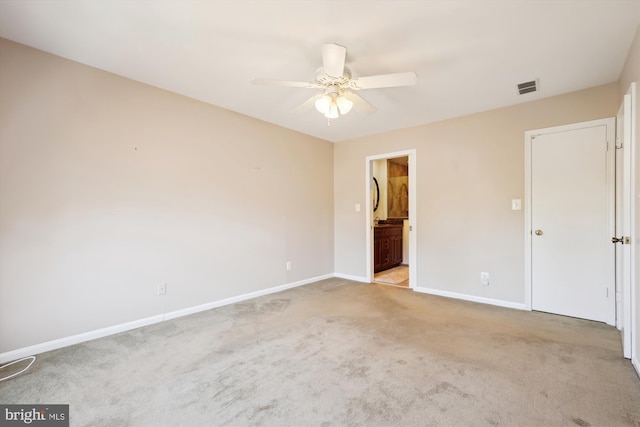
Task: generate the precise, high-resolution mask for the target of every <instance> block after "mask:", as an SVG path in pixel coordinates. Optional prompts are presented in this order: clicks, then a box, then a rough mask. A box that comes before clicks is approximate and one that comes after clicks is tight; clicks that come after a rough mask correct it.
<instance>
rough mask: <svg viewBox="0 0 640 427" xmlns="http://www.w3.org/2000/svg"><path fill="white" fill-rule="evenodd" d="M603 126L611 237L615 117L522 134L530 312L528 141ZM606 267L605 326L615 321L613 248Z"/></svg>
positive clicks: (527, 304)
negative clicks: (607, 305)
mask: <svg viewBox="0 0 640 427" xmlns="http://www.w3.org/2000/svg"><path fill="white" fill-rule="evenodd" d="M595 126H606V128H607V147H608V149H607V197H608V199H609V200H610V201H611V202H610V206H609V209H608V214H607V218H608V223H609V224H608V226H609V230H610V235H611V237H613V233H615V131H616V127H615V118H613V117H611V118H607V119H600V120H591V121H587V122H581V123H573V124H570V125H564V126H554V127H550V128H544V129H536V130H530V131H526V132H525V134H524V144H525V149H524V174H525V178H524V199H525V211H524V222H525V224H524V258H525V259H524V284H525V286H524V289H525V294H524V304H525V308H526V309H527V310H532V301H531V292H532V287H531V279H532V277H531V274H532V265H531V243H532V239H531V235H532V232H533V230H532V224H531V148H532V147H531V146H532V144H531V143H532V139H533V138H534V137H535V136H536V135H543V134H547V133H557V132H566V131H572V130H576V129H583V128H587V127H595ZM607 262H608V264H609V270H610V273H609V277H611V285H612V286H611V292H610V295H609V298H610V300H611V303H610V308H609V310H608V316H607V324H609V325H615V322H616V301H615V287H614V284H615V251H614V250H613V245H612V248H611V251H610V255H609V257H608V260H607Z"/></svg>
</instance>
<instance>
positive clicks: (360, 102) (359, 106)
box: [342, 92, 377, 114]
mask: <svg viewBox="0 0 640 427" xmlns="http://www.w3.org/2000/svg"><path fill="white" fill-rule="evenodd" d="M342 96H344V97H345V98H347V99H348V100H349V101H351V102H353V109H354V110H356V111H358V112H359V113H363V114H372V113H375V112H376V111H377V108H376V107H374V106H373V105H371V104H369V102H367V101H366V100H365V99H364V98H363V97H361V96H360V95H357V94H355V93H353V92H344V93H343V94H342Z"/></svg>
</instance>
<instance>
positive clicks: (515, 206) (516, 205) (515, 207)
mask: <svg viewBox="0 0 640 427" xmlns="http://www.w3.org/2000/svg"><path fill="white" fill-rule="evenodd" d="M511 210H512V211H519V210H522V200H520V199H513V200H511Z"/></svg>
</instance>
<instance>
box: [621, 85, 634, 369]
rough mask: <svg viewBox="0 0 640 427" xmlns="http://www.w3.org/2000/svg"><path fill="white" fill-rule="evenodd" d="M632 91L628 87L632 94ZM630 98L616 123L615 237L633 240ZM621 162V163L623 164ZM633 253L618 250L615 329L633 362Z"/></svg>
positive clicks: (628, 247) (628, 249)
mask: <svg viewBox="0 0 640 427" xmlns="http://www.w3.org/2000/svg"><path fill="white" fill-rule="evenodd" d="M631 90H632V88H629V91H631ZM631 98H632V96H631V94H630V92H627V94H626V95H624V97H623V100H622V105H621V106H620V109H619V111H618V115H617V120H618V122H617V123H616V149H618V148H621V149H622V156H616V158H617V159H618V157H621V159H619V160H620V161H619V162H617V163H616V175H618V177H619V178H621V188H616V206H618V207H619V208H620V211H619V212H617V215H616V219H617V221H618V223H617V224H616V229H617V230H616V231H617V233H618V234H617V235H616V237H630V236H633V232H634V207H633V203H632V201H633V194H634V187H635V185H634V180H635V170H634V169H635V168H634V164H633V162H632V161H631V159H632V156H633V153H634V151H635V150H634V145H635V144H634V143H633V140H632V138H631V136H632V135H631V134H632V132H631V127H632V124H633V119H632V116H633V115H632V110H631ZM618 131H619V133H618ZM620 163H622V164H621V165H620ZM618 166H621V169H622V172H623V173H622V175H620V174H619V170H618V169H617V168H618ZM619 182H620V181H619ZM620 190H622V191H620ZM616 246H617V245H616ZM634 252H635V250H634V245H628V244H625V245H624V246H617V247H616V297H617V298H618V301H619V304H618V306H617V308H618V311H617V316H616V327H617V328H618V329H619V330H621V331H622V352H623V356H624V357H626V358H627V359H631V354H632V351H631V347H632V342H633V335H634V334H633V332H634V331H633V326H632V325H633V323H632V321H631V316H632V313H633V310H632V308H631V307H632V305H633V297H632V291H631V288H632V283H633V280H634ZM618 257H619V258H618Z"/></svg>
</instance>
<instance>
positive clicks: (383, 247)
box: [366, 150, 417, 288]
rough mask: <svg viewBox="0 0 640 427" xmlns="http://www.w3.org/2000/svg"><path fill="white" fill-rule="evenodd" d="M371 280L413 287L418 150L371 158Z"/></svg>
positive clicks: (369, 241)
mask: <svg viewBox="0 0 640 427" xmlns="http://www.w3.org/2000/svg"><path fill="white" fill-rule="evenodd" d="M366 166H367V167H366V170H367V177H366V179H367V204H366V206H367V207H368V208H367V254H368V259H367V279H368V281H369V282H373V283H382V284H386V285H393V286H399V287H406V288H412V287H414V286H415V284H416V283H417V280H416V268H415V259H416V256H415V252H416V242H415V240H416V239H415V235H416V233H415V225H414V218H415V202H414V201H415V194H416V193H415V150H410V151H404V152H396V153H388V154H383V155H378V156H370V157H367V163H366Z"/></svg>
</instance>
